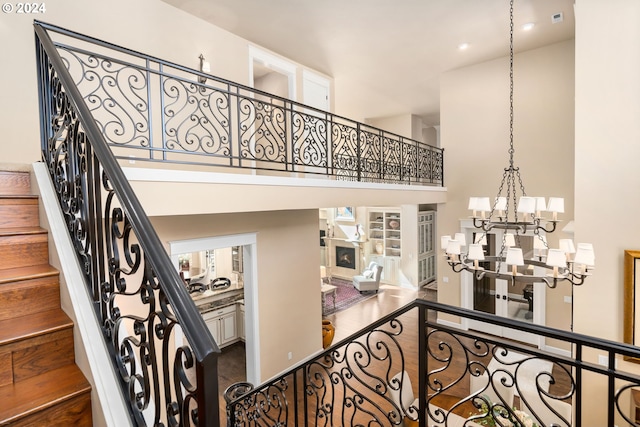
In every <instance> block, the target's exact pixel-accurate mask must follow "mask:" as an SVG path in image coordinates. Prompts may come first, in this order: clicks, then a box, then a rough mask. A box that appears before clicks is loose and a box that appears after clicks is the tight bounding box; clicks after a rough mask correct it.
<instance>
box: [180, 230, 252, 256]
mask: <svg viewBox="0 0 640 427" xmlns="http://www.w3.org/2000/svg"><path fill="white" fill-rule="evenodd" d="M255 243H256V233H246V234H230V235H227V236H212V237H202V238H198V239H189V240H174V241H171V242H169V254H170V255H171V257H173V256H174V255H177V254H186V253H190V252H201V251H207V250H213V249H223V248H229V247H231V246H244V245H253V244H255Z"/></svg>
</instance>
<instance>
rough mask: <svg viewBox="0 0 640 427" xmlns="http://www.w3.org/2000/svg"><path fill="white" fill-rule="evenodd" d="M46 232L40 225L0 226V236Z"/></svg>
mask: <svg viewBox="0 0 640 427" xmlns="http://www.w3.org/2000/svg"><path fill="white" fill-rule="evenodd" d="M42 233H47V230H45V229H44V228H42V227H1V228H0V236H15V235H18V234H42Z"/></svg>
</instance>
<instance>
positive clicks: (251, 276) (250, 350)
mask: <svg viewBox="0 0 640 427" xmlns="http://www.w3.org/2000/svg"><path fill="white" fill-rule="evenodd" d="M225 248H230V249H231V250H230V254H231V258H230V262H231V269H233V268H236V271H238V270H240V271H242V280H243V287H244V308H245V310H244V319H242V320H243V321H242V326H243V329H244V335H245V348H246V375H247V381H249V382H250V383H253V384H260V383H261V376H260V337H259V334H258V320H259V313H258V279H257V278H258V276H257V256H256V254H257V235H256V234H255V233H247V234H236V235H229V236H217V237H205V238H200V239H189V240H180V241H173V242H169V252H170V253H169V255H170V257H171V260H172V262H173V264H174V266H175V268H176V269H177V270H178V271H180V270H181V269H182V268H183V266H184V256H181V255H183V254H187V253H196V252H205V253H207V252H211V251H215V250H222V249H225ZM233 248H237V249H236V251H237V250H238V249H239V248H242V250H241V253H242V256H241V257H238V256H233V253H234V249H233ZM181 258H182V260H183V261H182V266H181ZM238 263H242V267H240V266H239V264H238Z"/></svg>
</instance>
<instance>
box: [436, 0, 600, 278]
mask: <svg viewBox="0 0 640 427" xmlns="http://www.w3.org/2000/svg"><path fill="white" fill-rule="evenodd" d="M509 17H510V30H509V36H510V44H509V82H510V86H509V166H508V167H507V168H505V169H504V174H503V175H502V181H501V183H500V187H499V189H498V195H497V196H496V197H495V199H494V200H493V203H491V200H490V198H489V197H471V198H470V199H469V209H470V210H471V211H472V216H471V218H472V219H473V226H474V227H475V228H476V229H477V232H476V233H474V236H475V237H474V238H473V241H472V242H469V244H468V245H467V242H466V236H465V234H464V233H456V234H455V235H454V237H453V238H452V237H451V236H442V237H441V248H442V249H443V251H444V254H445V257H446V259H447V263H448V264H449V266H451V268H452V269H453V271H454V272H456V273H459V272H461V271H468V272H471V273H472V274H474V275H475V277H476V278H477V279H478V280H481V279H482V278H483V277H492V278H498V279H503V280H508V281H511V283H512V284H515V282H524V283H534V282H544V283H546V284H547V286H549V287H550V288H555V287H556V286H557V284H558V282H560V281H568V282H570V283H571V284H573V285H582V284H583V283H584V280H585V278H586V277H587V276H589V275H590V270H591V269H592V268H593V267H594V265H595V255H594V251H593V246H592V245H591V244H589V243H579V244H578V245H577V247H576V246H575V245H574V244H573V241H572V240H571V239H560V241H559V246H560V247H559V248H554V249H551V248H549V247H548V245H547V240H546V234H547V233H553V232H554V231H555V230H556V227H557V225H558V222H559V220H558V213H564V199H562V198H560V197H550V198H549V200H548V203H547V200H546V199H545V198H544V197H530V196H527V195H526V192H525V189H524V185H523V183H522V178H521V177H520V170H519V168H517V167H515V166H514V161H513V158H514V153H515V150H514V146H513V0H511V1H510V10H509ZM518 191H519V192H518ZM503 192H504V193H503ZM503 194H504V195H503ZM543 212H544V213H547V217H544V216H543ZM494 230H502V242H501V244H500V245H499V247H498V245H497V244H496V245H495V246H496V253H495V254H494V255H489V254H486V253H485V249H484V248H485V247H486V246H487V235H488V234H490V233H492V231H494ZM525 234H528V235H532V236H533V242H534V244H533V255H532V256H531V257H530V258H529V257H527V259H525V257H524V254H523V251H522V249H521V247H519V246H520V240H521V237H522V236H524V235H525ZM489 266H493V268H489ZM536 267H537V268H536Z"/></svg>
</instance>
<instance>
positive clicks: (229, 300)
mask: <svg viewBox="0 0 640 427" xmlns="http://www.w3.org/2000/svg"><path fill="white" fill-rule="evenodd" d="M191 298H192V299H193V302H194V303H195V304H196V306H197V307H198V310H200V313H206V312H209V311H213V310H217V309H220V308H224V307H227V306H229V305H232V304H236V303H238V302H241V303H242V302H244V287H243V286H242V285H239V284H237V283H236V284H233V283H232V284H231V286H230V287H228V288H227V289H221V290H217V291H212V290H210V289H208V290H206V291H204V292H194V293H192V294H191Z"/></svg>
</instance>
